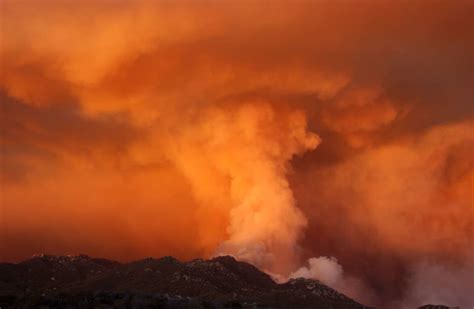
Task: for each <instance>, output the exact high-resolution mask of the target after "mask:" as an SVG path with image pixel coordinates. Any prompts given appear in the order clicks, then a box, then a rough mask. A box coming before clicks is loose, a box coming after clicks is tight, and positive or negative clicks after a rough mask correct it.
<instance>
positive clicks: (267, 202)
mask: <svg viewBox="0 0 474 309" xmlns="http://www.w3.org/2000/svg"><path fill="white" fill-rule="evenodd" d="M252 103H253V104H237V105H236V104H234V106H233V107H231V108H225V107H211V108H209V109H208V110H207V111H206V112H204V113H202V114H201V113H200V116H198V117H197V119H195V120H194V123H192V124H191V125H190V126H188V127H186V129H184V130H181V132H179V133H178V135H177V136H178V138H177V139H173V142H174V147H173V149H174V152H173V154H172V159H173V160H175V162H176V163H177V165H178V166H179V167H180V168H181V169H182V171H183V172H184V173H185V174H186V176H187V177H188V178H189V180H190V182H191V183H192V186H193V189H194V192H195V194H196V197H197V199H198V200H199V201H200V203H201V207H203V208H204V209H206V208H207V209H209V208H215V209H216V208H217V209H218V208H221V209H227V212H228V225H227V227H225V228H226V230H227V234H228V238H227V239H225V240H224V241H223V242H221V243H220V244H218V247H217V250H216V251H215V254H231V255H234V256H236V257H237V258H239V259H242V260H246V261H249V262H252V263H254V264H256V265H258V266H259V267H261V268H263V269H266V270H268V271H272V272H277V273H288V272H289V271H290V270H292V269H294V266H295V262H296V258H297V257H296V252H297V249H298V248H297V242H298V239H299V238H300V236H301V233H302V230H303V228H304V227H305V225H306V223H307V222H306V218H305V217H304V216H303V214H302V213H301V211H300V210H299V209H298V208H297V207H296V206H295V199H294V197H293V193H292V191H291V189H290V187H289V184H288V180H287V178H286V175H287V173H288V169H289V160H290V159H291V158H292V157H293V156H295V155H299V154H302V153H304V152H305V151H308V150H311V149H315V148H316V146H317V145H318V144H319V143H320V138H319V137H318V136H317V135H316V134H313V133H311V132H308V131H307V129H306V119H305V115H304V113H302V112H301V111H295V110H291V109H286V108H283V109H282V108H281V107H279V110H277V109H276V108H275V107H274V106H272V105H271V104H269V103H266V102H252ZM173 137H176V135H173ZM209 183H213V185H212V186H207V184H209ZM216 188H218V189H217V190H216ZM216 191H217V192H216ZM204 238H206V237H205V236H204Z"/></svg>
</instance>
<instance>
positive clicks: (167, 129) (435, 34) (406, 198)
mask: <svg viewBox="0 0 474 309" xmlns="http://www.w3.org/2000/svg"><path fill="white" fill-rule="evenodd" d="M473 9H474V8H473V3H472V2H471V1H452V2H446V1H430V3H426V2H424V1H410V2H408V1H406V2H404V1H401V2H397V3H394V2H380V1H363V2H357V3H356V2H355V1H354V2H349V1H336V2H334V1H303V2H298V3H297V4H295V3H291V2H289V1H272V2H271V3H264V2H259V1H250V2H249V1H245V3H244V2H242V1H228V2H226V4H225V5H224V4H219V3H214V2H207V3H189V2H188V3H185V2H179V1H177V2H174V3H165V2H163V3H157V2H148V1H121V2H114V3H112V2H108V1H103V2H95V3H92V2H90V1H76V2H68V1H41V3H39V2H38V1H21V2H18V1H8V0H4V1H2V3H1V12H0V14H1V20H2V21H1V37H2V38H1V41H0V44H1V45H0V57H1V60H2V62H1V76H0V87H1V89H0V98H1V118H0V123H1V151H2V153H1V160H2V161H1V191H0V192H1V207H2V209H1V210H2V211H1V212H0V216H1V217H0V220H1V224H2V234H1V238H2V239H1V240H2V241H1V246H2V248H0V252H1V258H2V260H19V259H22V258H25V257H27V256H29V255H31V254H33V253H35V252H48V253H53V254H65V253H79V252H83V253H87V254H91V255H98V256H104V257H109V258H115V259H121V260H129V259H133V258H139V257H143V256H148V255H156V256H158V255H175V256H177V257H180V258H185V259H190V258H194V257H197V256H204V257H208V256H211V255H215V254H232V255H235V256H237V257H239V258H240V259H245V260H248V261H251V262H253V263H255V264H257V265H258V266H260V267H262V268H263V269H265V270H267V271H269V272H273V273H278V274H280V275H282V276H288V275H290V274H291V273H293V275H295V272H296V274H300V275H301V274H304V275H308V276H316V277H324V278H327V280H328V281H330V282H331V283H332V284H334V285H336V286H338V288H340V289H342V290H345V291H347V292H348V293H354V295H357V296H358V297H361V298H363V297H366V299H370V301H372V302H374V303H377V302H378V301H380V302H384V303H385V304H387V303H389V302H391V301H393V300H394V299H402V298H404V297H409V298H410V300H412V301H414V302H416V301H422V300H417V299H418V298H420V297H421V296H420V295H421V294H423V293H424V292H425V291H423V293H422V292H420V290H419V289H418V288H416V289H415V288H413V289H411V288H410V289H407V288H406V285H407V284H406V281H407V280H411V279H407V278H415V279H413V280H412V281H411V282H412V283H413V284H411V285H416V286H417V287H419V286H418V285H417V284H418V283H419V282H423V280H422V279H423V272H428V270H427V269H435V270H436V271H433V272H430V274H435V275H436V274H441V273H443V271H444V270H443V271H438V270H439V269H438V268H437V267H438V266H439V265H441V266H442V267H444V266H446V267H448V266H449V267H458V268H457V269H458V270H459V269H472V252H473V249H474V248H473V227H472V225H473V208H472V202H473V190H472V175H473V166H474V161H473V158H474V156H473V153H472V149H473V144H474V141H473V134H472V132H473V130H472V129H473V128H472V126H473V109H472V106H473V105H472V98H473V97H474V94H473V91H472V85H473V84H474V76H473V72H474V70H473V69H472V68H473V67H474V60H473V58H472V56H471V55H472V54H474V46H473V45H474V40H472V29H474V24H473V21H472V18H470V17H471V16H470V15H469V12H472V10H473ZM321 255H322V256H328V258H324V257H320V258H318V256H321ZM331 256H333V257H336V258H337V259H338V263H339V264H340V265H339V264H336V262H335V259H334V258H331ZM311 257H316V258H314V259H310V260H309V261H310V262H309V264H308V265H307V266H305V267H303V268H300V266H302V265H303V266H304V265H305V264H304V262H305V260H306V259H307V258H311ZM423 263H432V264H433V265H435V266H433V267H431V266H430V267H425V266H423V267H421V266H420V267H421V268H420V267H418V266H417V265H425V264H423ZM432 264H429V265H432ZM441 266H440V267H441ZM449 267H448V268H449ZM420 269H423V270H424V271H420ZM443 269H444V268H443ZM458 270H456V271H453V272H451V273H458ZM435 275H433V276H435ZM430 278H431V277H430ZM463 280H464V279H463ZM430 281H432V279H430ZM415 283H416V284H415ZM411 285H410V284H408V286H411ZM433 289H435V287H433ZM458 290H460V289H458ZM408 291H409V292H408ZM414 291H416V293H415V292H414ZM461 292H463V291H461ZM410 293H411V294H410ZM453 293H454V292H453ZM407 295H408V296H407ZM453 295H454V296H453ZM443 297H445V299H450V300H453V299H454V300H456V299H459V301H460V302H463V304H467V305H469V301H470V300H466V298H460V297H457V296H456V295H455V293H454V294H450V295H449V296H443ZM394 306H398V305H397V304H396V305H394Z"/></svg>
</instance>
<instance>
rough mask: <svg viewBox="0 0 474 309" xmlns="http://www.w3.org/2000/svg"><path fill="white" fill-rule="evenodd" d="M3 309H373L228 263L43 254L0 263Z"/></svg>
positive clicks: (310, 283) (319, 287)
mask: <svg viewBox="0 0 474 309" xmlns="http://www.w3.org/2000/svg"><path fill="white" fill-rule="evenodd" d="M0 307H1V308H2V309H4V308H367V307H365V306H363V305H361V304H358V303H357V302H355V301H353V300H352V299H350V298H348V297H346V296H344V295H343V294H341V293H338V292H337V291H335V290H333V289H331V288H329V287H327V286H325V285H324V284H322V283H320V282H319V281H315V280H307V279H295V280H290V281H289V282H287V283H284V284H277V283H275V282H274V281H273V280H272V279H271V278H270V277H269V276H268V275H267V274H265V273H263V272H261V271H260V270H258V269H257V268H256V267H254V266H252V265H250V264H248V263H244V262H239V261H236V260H235V259H234V258H232V257H229V256H222V257H217V258H214V259H212V260H200V259H198V260H193V261H191V262H186V263H183V262H180V261H178V260H176V259H174V258H172V257H163V258H160V259H153V258H148V259H144V260H140V261H136V262H131V263H126V264H121V263H118V262H115V261H110V260H106V259H96V258H90V257H88V256H85V255H80V256H49V255H38V256H34V257H33V258H31V259H29V260H26V261H24V262H21V263H18V264H9V263H3V264H0Z"/></svg>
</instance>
